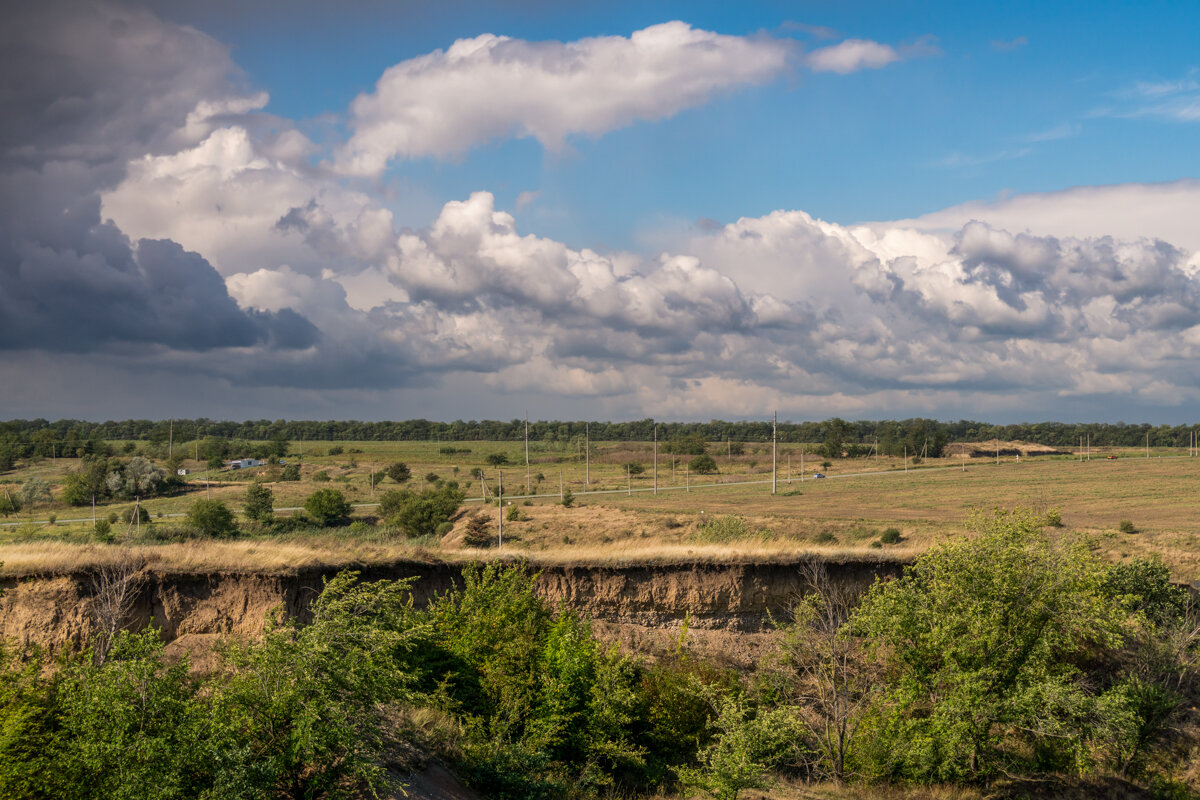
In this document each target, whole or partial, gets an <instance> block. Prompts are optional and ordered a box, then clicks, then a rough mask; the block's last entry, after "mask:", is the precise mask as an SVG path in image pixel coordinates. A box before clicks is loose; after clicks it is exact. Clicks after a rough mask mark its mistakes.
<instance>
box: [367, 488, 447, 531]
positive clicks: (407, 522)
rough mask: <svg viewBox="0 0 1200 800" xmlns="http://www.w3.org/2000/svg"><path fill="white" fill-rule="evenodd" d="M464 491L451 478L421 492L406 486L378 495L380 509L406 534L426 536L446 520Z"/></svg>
mask: <svg viewBox="0 0 1200 800" xmlns="http://www.w3.org/2000/svg"><path fill="white" fill-rule="evenodd" d="M464 497H465V495H464V494H463V492H462V490H461V489H459V488H458V484H457V483H456V482H454V481H450V482H449V483H444V484H441V485H440V486H438V487H436V488H430V489H425V490H424V491H422V492H421V493H420V494H418V493H416V492H412V491H409V490H407V489H393V490H391V491H389V492H385V493H384V494H383V495H382V496H381V497H380V498H379V513H380V515H381V516H383V517H385V518H386V519H387V520H388V521H389V522H390V523H391V524H393V525H396V526H397V527H399V528H400V529H401V530H403V531H404V533H405V535H407V536H412V537H416V536H429V535H434V534H436V533H437V529H438V526H440V525H441V524H442V523H444V522H448V521H449V520H450V518H451V517H452V516H454V515H455V514H456V513H457V512H458V509H459V506H461V505H462V501H463V499H464Z"/></svg>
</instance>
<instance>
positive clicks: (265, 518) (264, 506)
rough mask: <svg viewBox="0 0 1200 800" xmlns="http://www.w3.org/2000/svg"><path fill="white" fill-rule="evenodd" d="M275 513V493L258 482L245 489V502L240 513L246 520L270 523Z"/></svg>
mask: <svg viewBox="0 0 1200 800" xmlns="http://www.w3.org/2000/svg"><path fill="white" fill-rule="evenodd" d="M274 512H275V493H274V492H272V491H271V490H270V489H268V488H267V487H266V486H264V485H263V484H261V483H260V482H258V481H254V482H253V483H251V484H250V485H249V486H247V487H246V501H245V503H244V504H243V506H242V513H243V514H245V515H246V518H247V519H252V520H255V521H257V522H270V521H271V516H272V514H274Z"/></svg>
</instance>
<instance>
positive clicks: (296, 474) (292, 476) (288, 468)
mask: <svg viewBox="0 0 1200 800" xmlns="http://www.w3.org/2000/svg"><path fill="white" fill-rule="evenodd" d="M279 480H281V481H298V480H300V465H299V464H285V465H284V467H283V472H281V473H280V474H279Z"/></svg>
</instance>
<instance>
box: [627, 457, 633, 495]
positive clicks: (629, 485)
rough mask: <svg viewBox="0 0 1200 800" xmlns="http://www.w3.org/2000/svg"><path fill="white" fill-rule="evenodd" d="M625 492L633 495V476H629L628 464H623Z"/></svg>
mask: <svg viewBox="0 0 1200 800" xmlns="http://www.w3.org/2000/svg"><path fill="white" fill-rule="evenodd" d="M625 494H626V496H628V497H633V478H631V477H629V465H628V464H626V465H625Z"/></svg>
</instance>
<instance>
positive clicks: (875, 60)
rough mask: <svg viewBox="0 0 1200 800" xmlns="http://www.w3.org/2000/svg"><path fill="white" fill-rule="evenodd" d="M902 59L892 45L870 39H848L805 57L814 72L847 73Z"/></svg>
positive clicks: (875, 67)
mask: <svg viewBox="0 0 1200 800" xmlns="http://www.w3.org/2000/svg"><path fill="white" fill-rule="evenodd" d="M899 60H900V53H898V52H896V49H895V48H894V47H892V46H891V45H886V44H880V43H879V42H873V41H871V40H869V39H847V40H846V41H844V42H841V43H839V44H835V45H830V46H829V47H822V48H820V49H818V50H814V51H812V52H811V53H809V54H808V57H807V58H806V59H805V61H806V63H807V64H808V66H809V68H810V69H812V70H813V71H814V72H836V73H838V74H840V75H847V74H849V73H851V72H857V71H859V70H860V69H879V68H880V67H886V66H887V65H888V64H892V63H895V62H897V61H899Z"/></svg>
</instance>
